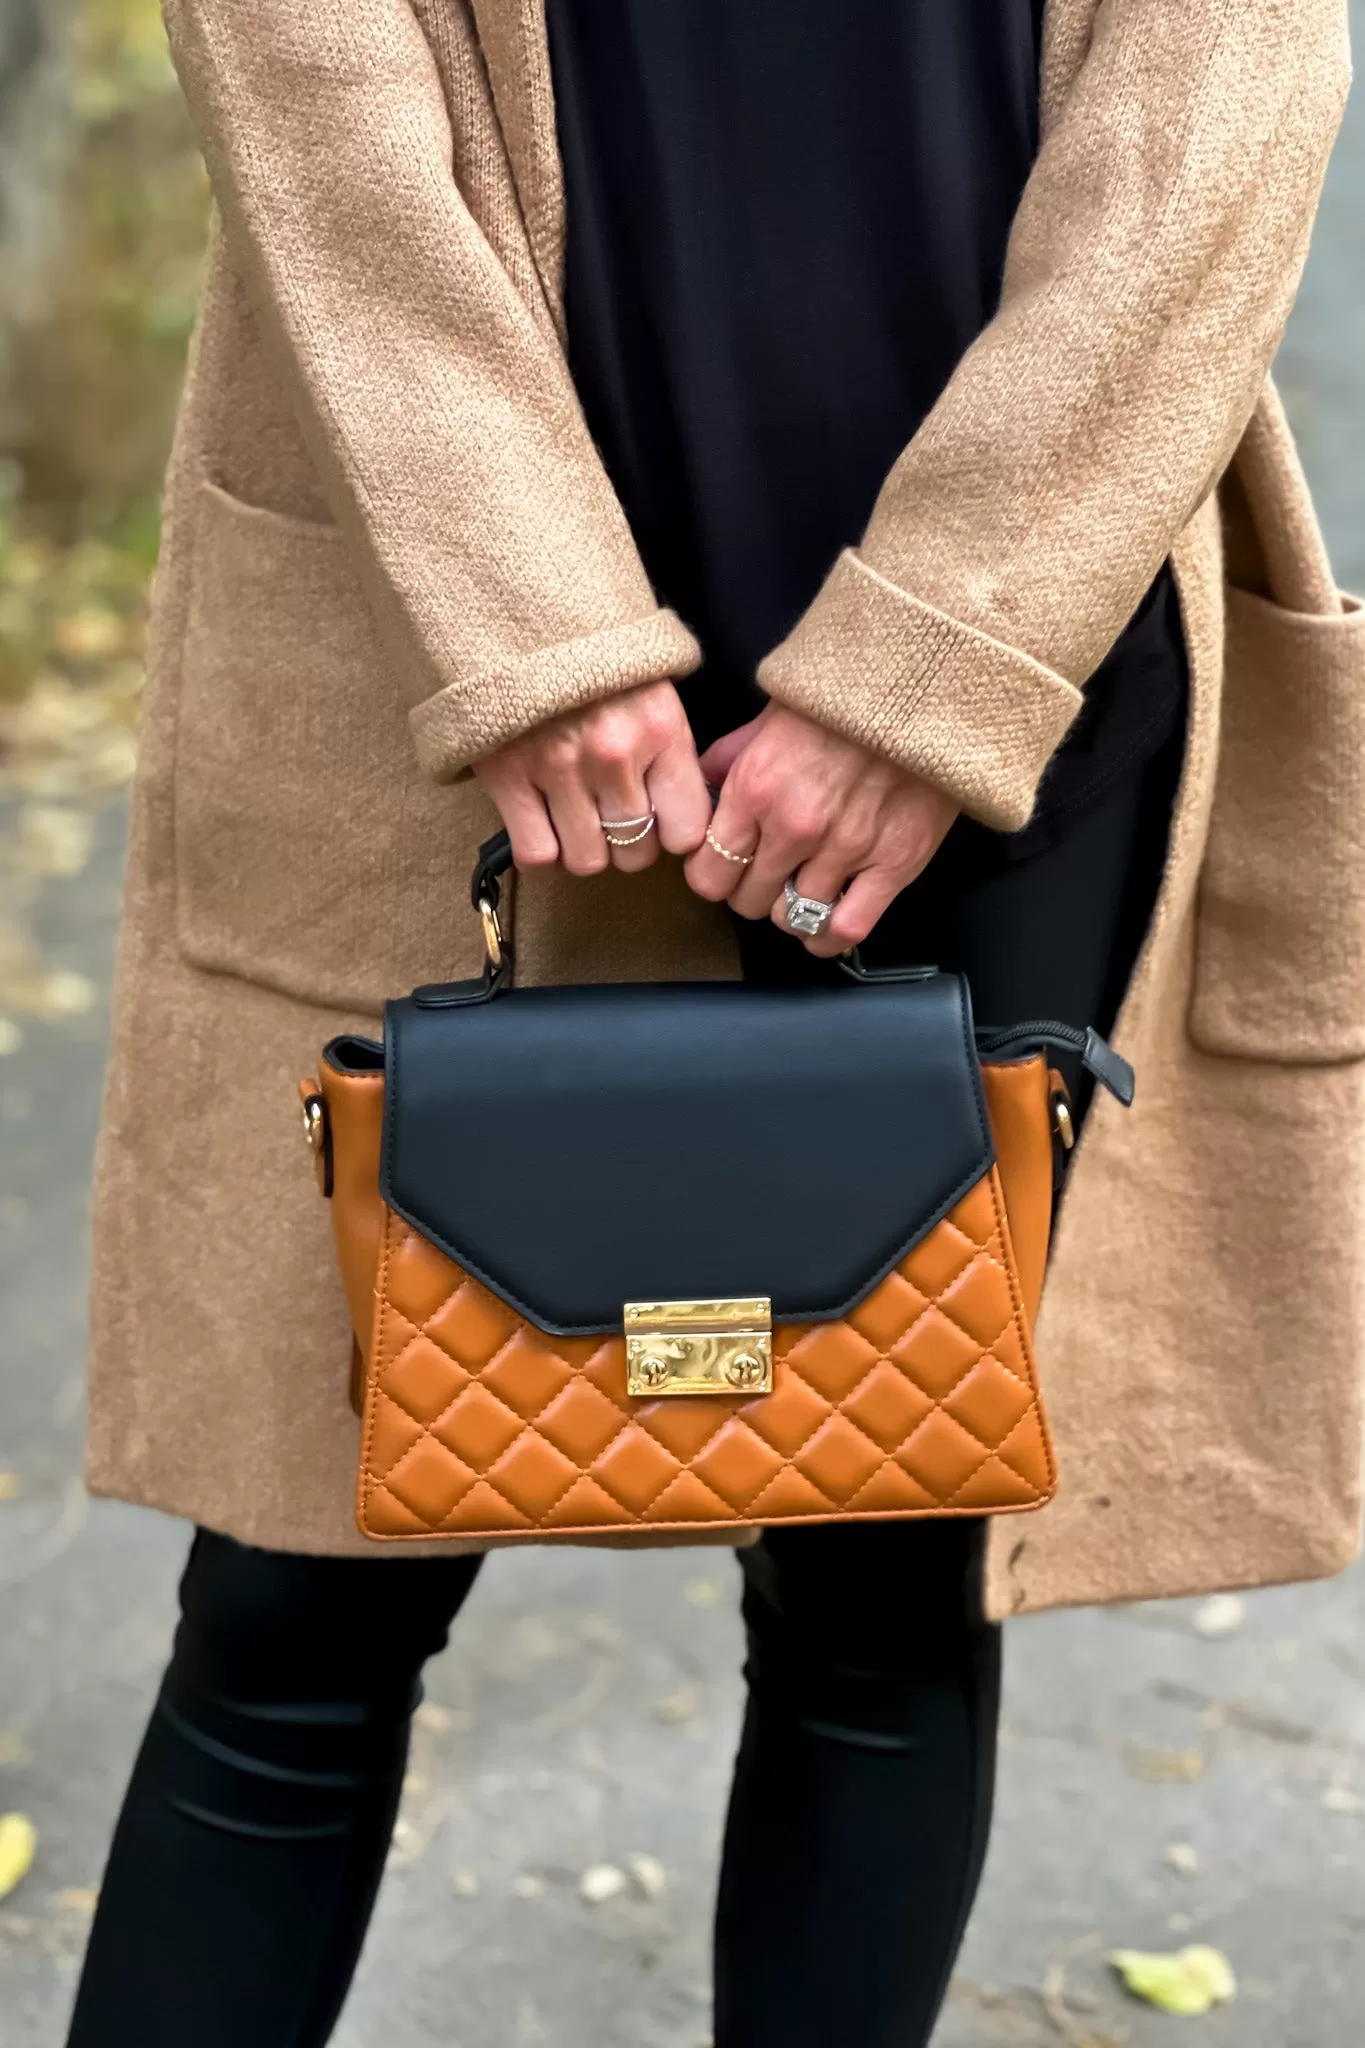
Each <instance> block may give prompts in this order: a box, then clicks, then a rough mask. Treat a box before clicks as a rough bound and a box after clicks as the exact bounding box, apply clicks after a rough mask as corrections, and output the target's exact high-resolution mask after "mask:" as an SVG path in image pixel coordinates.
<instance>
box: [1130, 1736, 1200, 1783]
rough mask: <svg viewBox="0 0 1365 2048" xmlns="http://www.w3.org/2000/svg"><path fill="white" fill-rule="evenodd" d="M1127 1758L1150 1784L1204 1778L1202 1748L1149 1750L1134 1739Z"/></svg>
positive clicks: (1185, 1781) (1137, 1774)
mask: <svg viewBox="0 0 1365 2048" xmlns="http://www.w3.org/2000/svg"><path fill="white" fill-rule="evenodd" d="M1128 1761H1129V1764H1130V1766H1131V1767H1132V1770H1133V1771H1134V1773H1135V1774H1136V1776H1138V1777H1139V1778H1145V1779H1146V1780H1147V1782H1148V1784H1149V1785H1192V1784H1193V1783H1194V1781H1195V1779H1196V1778H1202V1777H1203V1775H1204V1767H1205V1764H1206V1762H1207V1758H1206V1757H1205V1755H1204V1752H1203V1750H1202V1749H1148V1748H1146V1746H1145V1745H1144V1744H1142V1743H1137V1742H1135V1743H1131V1744H1130V1745H1129V1749H1128Z"/></svg>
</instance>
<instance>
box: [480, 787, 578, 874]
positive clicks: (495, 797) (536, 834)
mask: <svg viewBox="0 0 1365 2048" xmlns="http://www.w3.org/2000/svg"><path fill="white" fill-rule="evenodd" d="M479 781H480V783H481V784H482V786H483V789H484V791H485V793H486V794H487V795H488V796H489V797H490V798H491V799H492V801H493V803H494V804H495V805H496V806H497V810H498V815H499V816H500V817H501V819H502V822H503V824H504V825H505V826H506V827H507V832H508V836H509V837H510V839H511V841H512V859H513V860H514V861H515V862H516V865H517V866H518V867H519V868H521V869H522V870H523V871H525V870H528V869H531V868H549V867H553V866H554V865H555V864H556V862H557V861H558V859H559V840H558V839H557V837H556V836H555V828H554V826H553V825H552V824H551V823H550V813H549V811H548V810H547V809H546V808H545V799H544V797H543V796H542V795H541V793H540V791H539V790H538V789H536V788H535V787H534V786H533V785H532V784H531V783H529V782H526V781H524V780H523V779H522V778H521V777H520V776H517V777H510V776H501V775H496V774H488V773H481V774H480V776H479Z"/></svg>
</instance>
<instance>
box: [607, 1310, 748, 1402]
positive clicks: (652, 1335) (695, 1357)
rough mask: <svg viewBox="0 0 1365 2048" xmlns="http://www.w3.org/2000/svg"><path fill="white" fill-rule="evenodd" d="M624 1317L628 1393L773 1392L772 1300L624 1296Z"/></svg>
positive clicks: (641, 1394)
mask: <svg viewBox="0 0 1365 2048" xmlns="http://www.w3.org/2000/svg"><path fill="white" fill-rule="evenodd" d="M624 1321H625V1331H626V1391H627V1392H628V1393H630V1394H634V1395H637V1396H646V1397H647V1396H650V1395H656V1396H657V1395H662V1394H770V1393H771V1392H772V1390H773V1334H772V1332H773V1311H772V1303H771V1302H770V1301H767V1300H765V1299H759V1298H755V1299H753V1300H750V1301H628V1302H627V1303H626V1307H625V1317H624Z"/></svg>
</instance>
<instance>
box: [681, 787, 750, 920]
mask: <svg viewBox="0 0 1365 2048" xmlns="http://www.w3.org/2000/svg"><path fill="white" fill-rule="evenodd" d="M758 846H759V828H758V820H757V819H756V818H755V817H754V815H753V813H752V811H751V810H750V808H749V806H748V805H747V804H745V803H744V802H742V801H741V800H740V799H739V798H737V797H736V796H735V795H734V793H733V792H727V791H725V790H722V791H721V795H720V802H719V803H718V804H717V806H716V813H715V816H714V817H713V818H712V820H711V822H710V824H709V825H708V827H707V828H706V835H705V837H704V839H703V841H702V844H701V845H700V846H699V847H698V848H697V850H696V852H695V853H694V854H693V855H692V858H691V859H690V860H689V861H688V863H687V880H688V883H689V884H690V886H691V887H692V888H693V889H694V890H695V891H696V893H697V895H698V896H705V897H706V899H707V901H708V902H711V903H728V902H730V901H731V900H732V898H733V896H734V894H735V891H736V890H737V889H738V888H739V886H740V883H741V882H742V881H743V880H744V877H745V876H746V875H747V874H748V872H749V867H750V864H751V861H752V858H753V856H754V855H755V853H756V852H757V849H758Z"/></svg>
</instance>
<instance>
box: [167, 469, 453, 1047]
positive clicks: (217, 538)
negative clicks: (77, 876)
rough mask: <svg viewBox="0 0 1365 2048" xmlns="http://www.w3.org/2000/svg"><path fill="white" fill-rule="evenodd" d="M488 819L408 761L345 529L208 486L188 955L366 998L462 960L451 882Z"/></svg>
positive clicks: (297, 987)
mask: <svg viewBox="0 0 1365 2048" xmlns="http://www.w3.org/2000/svg"><path fill="white" fill-rule="evenodd" d="M490 818H491V812H490V811H489V808H488V806H487V804H486V802H485V800H484V799H483V798H482V797H480V796H479V794H478V793H477V791H475V790H473V789H471V788H469V787H468V786H464V787H461V788H457V789H438V788H436V787H435V785H433V784H432V783H430V782H428V781H427V780H426V779H425V777H424V776H423V775H422V773H421V771H420V770H419V768H418V766H417V762H416V757H415V755H414V752H413V747H412V741H411V737H410V735H409V731H408V723H407V716H406V712H405V709H404V706H403V704H402V702H401V700H400V698H399V696H398V693H397V691H396V690H395V688H394V687H393V684H392V681H391V679H390V676H389V672H388V665H387V663H386V661H385V657H384V654H383V650H382V648H381V646H380V644H379V642H378V640H377V638H376V636H375V632H374V628H373V626H372V624H371V622H370V615H369V611H368V608H367V606H366V604H365V601H364V598H363V596H362V594H361V591H360V588H359V585H358V583H357V581H356V578H355V575H354V572H353V571H352V569H351V566H350V562H349V558H348V555H347V552H346V547H345V543H344V542H343V540H342V538H341V535H340V533H339V532H338V531H337V530H336V528H335V527H331V526H323V525H319V524H316V523H313V522H310V521H308V520H302V519H294V518H289V517H286V516H284V515H282V514H280V513H276V512H265V511H261V510H258V509H257V508H255V507H253V506H249V505H244V504H242V503H241V502H240V501H239V500H237V499H235V498H231V497H229V496H228V495H227V493H226V492H224V491H221V490H219V489H218V487H217V486H216V485H215V484H212V483H205V484H204V485H203V486H202V489H201V498H200V504H199V507H198V526H197V532H196V536H195V564H194V587H193V593H192V597H191V603H190V612H189V618H188V622H187V627H186V633H185V643H184V658H183V665H182V673H181V684H180V698H179V709H178V717H177V732H176V764H175V858H176V923H177V935H178V939H179V944H180V948H181V951H182V953H183V954H184V956H185V958H186V959H188V960H190V961H191V962H193V963H194V964H195V965H196V966H199V967H205V968H211V969H214V970H215V971H217V972H220V973H227V974H235V975H237V976H239V977H241V978H242V979H244V980H247V981H252V982H257V983H260V984H262V985H263V986H265V987H269V988H275V989H278V990H280V991H281V992H283V993H284V994H287V995H292V996H298V997H301V998H303V999H304V1000H307V1001H313V1002H318V1003H324V1004H326V1005H328V1006H329V1007H331V1008H336V1009H342V1010H350V1011H363V1012H369V1013H376V1012H377V1011H378V1010H379V1009H380V1008H381V1007H382V1005H383V1003H384V1000H385V998H386V997H388V996H393V995H401V994H405V993H406V991H407V990H408V989H409V988H411V987H412V985H413V984H414V983H415V982H419V981H424V980H429V979H431V978H432V977H433V975H435V976H437V977H445V976H448V975H451V974H464V973H470V972H473V971H475V966H476V955H477V953H478V946H477V941H476V939H474V940H472V939H471V933H470V929H469V927H470V922H471V921H470V920H469V918H468V917H467V916H462V915H461V904H462V897H463V891H462V887H461V884H462V881H463V877H464V874H465V870H466V869H467V867H468V865H469V859H470V849H471V847H472V845H473V843H474V842H475V840H476V839H477V838H478V837H479V836H480V834H481V833H482V832H483V831H486V830H487V829H489V820H490Z"/></svg>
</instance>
